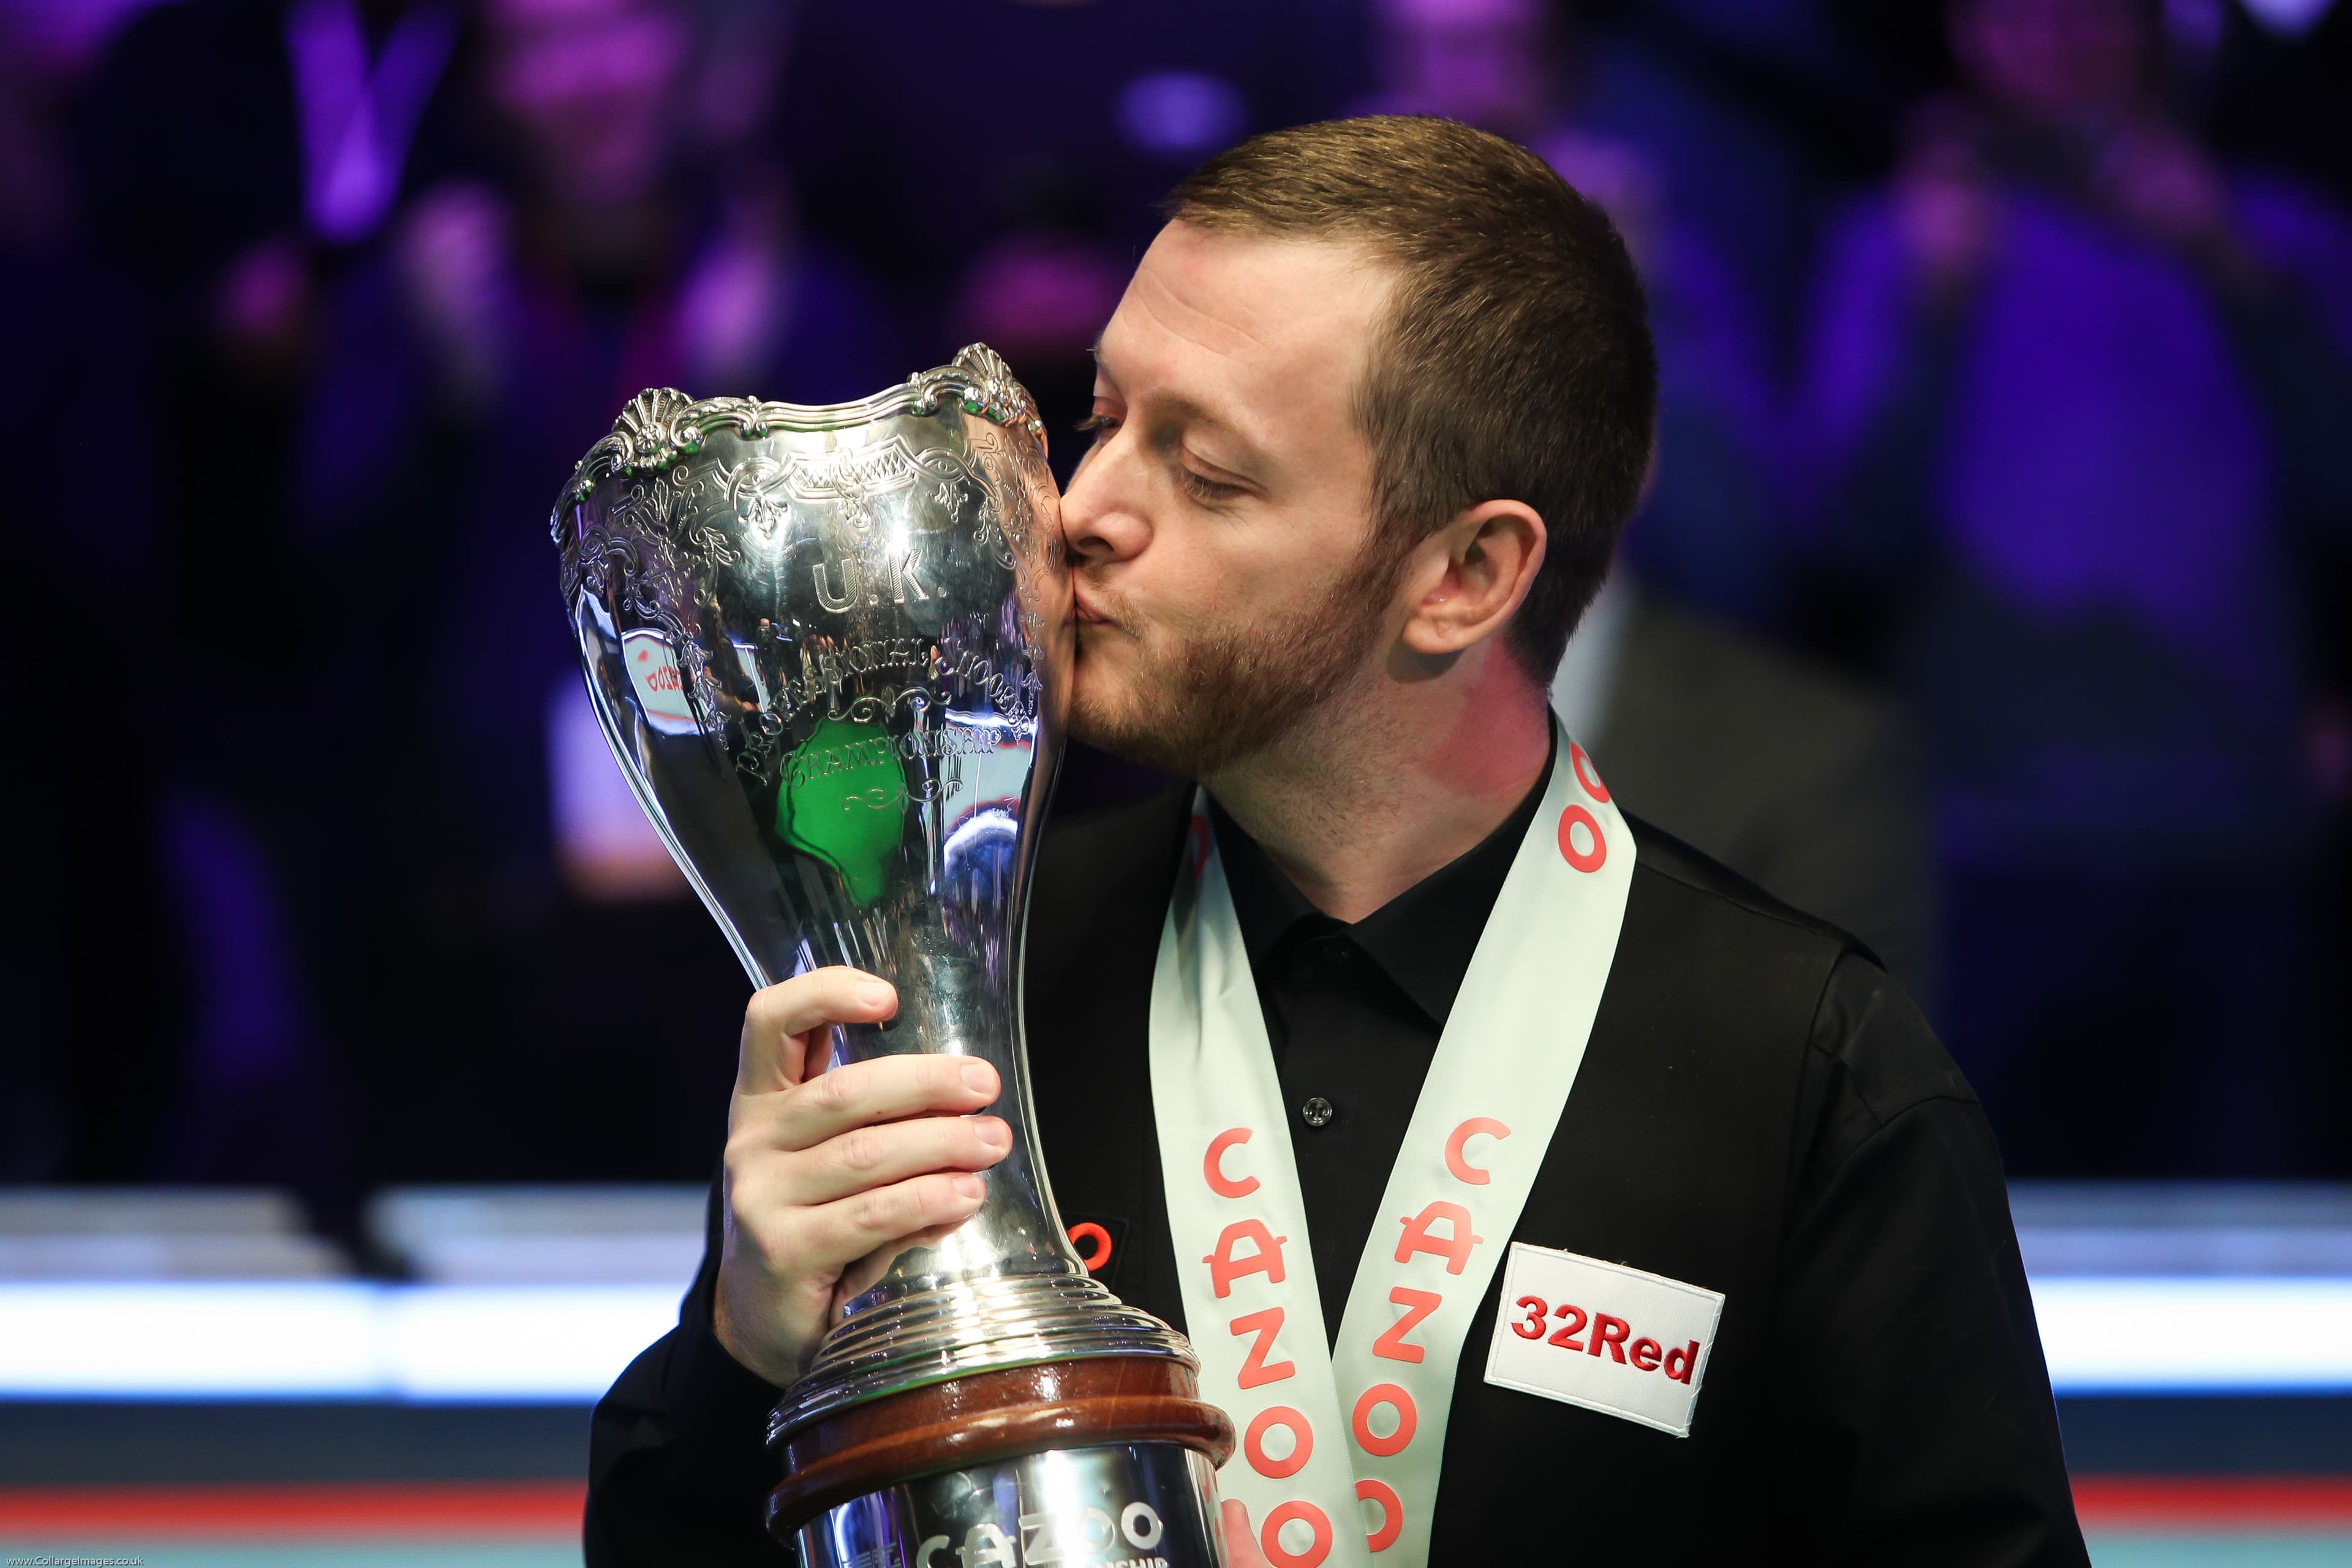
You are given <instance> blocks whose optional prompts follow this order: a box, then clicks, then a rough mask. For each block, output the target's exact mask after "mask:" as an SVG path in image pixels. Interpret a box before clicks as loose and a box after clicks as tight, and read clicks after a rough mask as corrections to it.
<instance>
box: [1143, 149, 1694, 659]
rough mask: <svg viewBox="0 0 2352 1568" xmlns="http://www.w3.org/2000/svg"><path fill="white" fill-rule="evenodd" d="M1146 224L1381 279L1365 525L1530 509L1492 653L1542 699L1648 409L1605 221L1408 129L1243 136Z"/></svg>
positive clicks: (1360, 398)
mask: <svg viewBox="0 0 2352 1568" xmlns="http://www.w3.org/2000/svg"><path fill="white" fill-rule="evenodd" d="M1162 210H1163V211H1164V212H1165V213H1166V214H1167V216H1169V217H1170V218H1171V219H1174V220H1176V221H1178V222H1181V223H1187V224H1191V225H1193V226H1196V227H1200V228H1203V229H1209V230H1213V231H1215V232H1220V233H1226V234H1242V235H1255V236H1263V237H1278V238H1331V239H1353V240H1357V241H1359V242H1360V243H1362V244H1364V245H1365V246H1367V247H1369V248H1370V250H1371V251H1372V252H1373V253H1374V254H1375V255H1377V256H1379V257H1381V258H1382V259H1384V260H1386V261H1389V262H1390V263H1391V264H1393V265H1394V266H1395V267H1396V268H1398V270H1399V272H1400V274H1401V278H1400V281H1399V286H1398V289H1397V294H1396V297H1395V300H1394V303H1393V305H1392V306H1391V311H1390V314H1389V319H1388V320H1387V321H1385V322H1383V323H1382V324H1381V328H1380V335H1379V337H1378V338H1377V340H1376V341H1375V342H1374V344H1373V347H1372V353H1371V359H1370V368H1369V369H1368V370H1367V372H1366V374H1365V377H1364V384H1363V385H1362V386H1360V387H1359V388H1358V389H1357V394H1356V419H1357V423H1358V425H1359V426H1360V427H1361V428H1362V430H1363V432H1364V436H1365V438H1366V439H1367V440H1368V441H1369V442H1370V445H1371V448H1372V514H1373V520H1374V522H1375V524H1376V526H1378V527H1379V528H1380V529H1381V530H1382V531H1385V532H1386V533H1387V534H1388V535H1389V538H1390V540H1391V542H1396V543H1399V544H1400V545H1402V544H1409V543H1412V542H1419V541H1420V540H1422V539H1423V538H1425V537H1426V536H1427V535H1428V534H1430V533H1431V532H1433V531H1435V530H1436V529H1438V528H1440V527H1442V526H1443V525H1444V523H1445V522H1446V521H1448V520H1450V519H1452V518H1454V516H1456V515H1458V514H1459V513H1460V512H1462V511H1463V510H1465V508H1468V507H1472V506H1475V505H1476V504H1477V503H1479V502H1480V501H1484V500H1517V501H1524V502H1526V503H1527V504H1528V506H1529V507H1532V508H1533V509H1534V510H1536V512H1537V513H1538V515H1540V516H1541V517H1542V518H1543V520H1544V526H1545V528H1546V530H1547V531H1548V532H1549V544H1548V546H1547V548H1546V551H1545V554H1544V562H1543V566H1542V569H1541V570H1540V571H1539V572H1538V574H1537V576H1536V581H1535V584H1534V586H1533V587H1531V588H1530V589H1529V590H1528V597H1527V601H1526V603H1525V604H1523V605H1521V606H1520V608H1519V612H1518V614H1517V616H1516V617H1514V619H1513V621H1512V623H1511V626H1510V627H1509V629H1508V631H1507V634H1506V636H1507V640H1508V646H1509V647H1510V648H1511V650H1512V652H1513V654H1514V655H1516V656H1517V658H1518V660H1519V662H1520V663H1521V664H1522V665H1523V666H1524V667H1525V668H1527V669H1528V672H1529V673H1530V674H1531V675H1533V676H1534V677H1535V678H1536V679H1537V680H1538V681H1539V682H1549V680H1550V679H1551V675H1552V671H1553V670H1554V668H1557V667H1558V665H1559V657H1560V652H1561V650H1562V649H1563V648H1565V647H1567V646H1568V638H1569V634H1570V632H1572V631H1574V630H1575V629H1576V622H1577V619H1578V617H1579V616H1581V615H1583V613H1584V607H1585V605H1588V604H1589V603H1591V599H1592V595H1593V593H1594V591H1595V590H1596V589H1598V588H1599V587H1600V585H1601V578H1602V577H1603V576H1605V575H1606V574H1608V570H1609V558H1610V554H1611V552H1612V550H1613V549H1614V548H1615V546H1616V542H1617V535H1618V532H1619V531H1620V530H1622V528H1623V527H1624V524H1625V520H1626V519H1627V518H1628V517H1629V516H1631V515H1632V513H1633V506H1634V503H1635V501H1636V500H1637V499H1638V498H1639V496H1640V494H1641V489H1642V476H1643V470H1644V469H1645V468H1647V467H1648V464H1649V457H1650V435H1651V422H1652V416H1653V414H1654V409H1655V406H1656V403H1657V379H1658V377H1657V361H1656V357H1655V354H1654V352H1653V350H1652V348H1651V344H1650V328H1649V318H1648V311H1647V309H1646V307H1645V306H1644V304H1643V298H1642V286H1641V283H1640V281H1639V279H1636V278H1635V276H1634V273H1633V261H1632V259H1631V258H1628V257H1627V255H1626V254H1625V245H1624V242H1623V241H1622V239H1620V238H1619V237H1618V235H1617V231H1616V229H1615V228H1613V227H1612V226H1611V225H1610V222H1609V219H1608V218H1607V216H1604V215H1603V214H1602V213H1601V209H1600V208H1599V207H1598V206H1595V205H1593V204H1592V203H1591V202H1589V201H1587V200H1586V199H1585V198H1584V197H1583V196H1581V195H1578V194H1577V193H1576V191H1575V190H1574V189H1573V188H1572V187H1571V186H1570V184H1569V183H1568V182H1567V181H1566V180H1563V179H1561V178H1560V177H1559V174H1556V173H1555V172H1553V170H1552V168H1551V166H1550V165H1549V164H1548V163H1545V162H1544V161H1543V160H1542V159H1540V158H1538V157H1537V156H1536V155H1535V154H1534V153H1530V152H1528V150H1527V149H1526V148H1524V147H1519V146H1517V145H1514V144H1513V143H1511V142H1506V141H1504V140H1503V139H1502V138H1501V137H1499V136H1491V135H1488V134H1487V133H1486V132H1483V131H1477V130H1473V129H1472V128H1471V127H1469V126H1467V125H1463V124H1459V123H1457V122H1455V121H1451V120H1435V119H1430V118H1427V117H1424V116H1419V115H1375V116H1371V117H1370V118H1366V119H1361V120H1331V121H1323V122H1321V123H1319V124H1315V125H1298V126H1293V127H1291V128H1290V129H1288V130H1286V131H1274V132H1267V133H1266V134H1265V135H1263V136H1254V137H1252V138H1251V139H1250V140H1248V141H1246V142H1242V143H1241V144H1240V145H1239V146H1236V147H1234V148H1232V149H1230V150H1228V151H1226V152H1224V153H1219V154H1218V155H1217V156H1216V157H1214V158H1213V159H1211V160H1210V161H1209V162H1208V163H1204V164H1202V166H1201V167H1200V168H1199V169H1198V170H1196V171H1195V172H1194V173H1193V174H1191V175H1190V176H1188V177H1187V178H1186V179H1185V180H1184V181H1183V182H1182V183H1181V184H1179V185H1178V186H1177V187H1176V188H1175V190H1174V191H1172V192H1171V193H1170V195H1169V197H1168V200H1167V201H1166V203H1165V204H1164V205H1163V206H1162Z"/></svg>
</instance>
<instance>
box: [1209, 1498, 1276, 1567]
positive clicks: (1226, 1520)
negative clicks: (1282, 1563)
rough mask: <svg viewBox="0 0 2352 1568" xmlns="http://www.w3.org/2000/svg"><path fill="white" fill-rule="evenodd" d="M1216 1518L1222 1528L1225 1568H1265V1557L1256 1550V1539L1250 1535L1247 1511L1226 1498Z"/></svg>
mask: <svg viewBox="0 0 2352 1568" xmlns="http://www.w3.org/2000/svg"><path fill="white" fill-rule="evenodd" d="M1217 1517H1218V1521H1219V1522H1220V1523H1221V1524H1222V1525H1223V1527H1224V1528H1223V1531H1222V1533H1223V1536H1224V1538H1225V1568H1265V1553H1263V1552H1260V1551H1258V1549H1257V1537H1256V1536H1255V1535H1252V1534H1251V1533H1250V1522H1249V1510H1247V1509H1245V1508H1244V1507H1243V1506H1242V1505H1241V1504H1239V1503H1237V1502H1235V1501H1234V1500H1232V1499H1230V1498H1228V1499H1226V1500H1225V1502H1224V1505H1223V1507H1222V1508H1220V1509H1219V1510H1218V1511H1217Z"/></svg>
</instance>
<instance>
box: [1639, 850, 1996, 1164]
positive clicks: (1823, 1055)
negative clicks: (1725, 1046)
mask: <svg viewBox="0 0 2352 1568" xmlns="http://www.w3.org/2000/svg"><path fill="white" fill-rule="evenodd" d="M1627 820H1628V822H1629V823H1630V824H1631V826H1633V835H1634V842H1635V845H1636V846H1637V848H1638V851H1639V858H1638V860H1637V863H1636V868H1635V871H1634V884H1633V896H1632V898H1631V899H1629V900H1628V902H1627V907H1626V921H1625V934H1624V941H1623V942H1621V946H1620V949H1619V961H1620V963H1621V964H1622V965H1624V966H1625V970H1626V973H1628V975H1629V978H1631V979H1633V980H1635V981H1636V982H1639V983H1641V984H1640V987H1639V988H1640V990H1641V992H1642V994H1644V995H1645V996H1648V997H1650V998H1652V999H1653V1004H1654V1005H1672V1006H1673V1007H1675V1009H1676V1010H1677V1013H1678V1015H1686V1016H1690V1017H1693V1018H1697V1019H1703V1020H1705V1021H1706V1024H1707V1026H1710V1027H1719V1029H1720V1034H1719V1035H1718V1036H1717V1037H1718V1038H1720V1039H1722V1040H1724V1041H1726V1042H1729V1041H1733V1040H1745V1041H1747V1042H1748V1045H1749V1047H1750V1048H1751V1049H1757V1050H1761V1051H1763V1052H1765V1053H1767V1054H1769V1055H1770V1056H1772V1057H1774V1058H1781V1059H1782V1060H1783V1061H1785V1062H1787V1063H1790V1064H1794V1065H1796V1066H1797V1067H1798V1068H1799V1069H1800V1071H1801V1073H1804V1074H1806V1075H1808V1076H1821V1077H1823V1082H1824V1085H1825V1089H1826V1091H1827V1093H1828V1094H1829V1096H1830V1098H1831V1100H1832V1101H1834V1102H1835V1103H1832V1104H1825V1105H1823V1106H1821V1107H1817V1108H1816V1109H1817V1110H1820V1111H1822V1113H1823V1114H1827V1115H1838V1114H1843V1113H1844V1112H1845V1111H1851V1112H1854V1113H1857V1114H1858V1115H1859V1117H1860V1120H1861V1121H1863V1122H1864V1123H1866V1124H1867V1125H1868V1126H1869V1127H1876V1126H1880V1125H1884V1124H1885V1122H1886V1121H1892V1120H1894V1119H1895V1118H1896V1117H1898V1116H1900V1115H1902V1114H1903V1113H1905V1112H1906V1111H1907V1110H1912V1109H1914V1108H1916V1107H1917V1106H1919V1105H1921V1104H1925V1103H1927V1102H1930V1101H1936V1100H1957V1101H1966V1102H1971V1103H1972V1102H1973V1101H1974V1099H1975V1096H1974V1094H1973V1093H1972V1092H1971V1091H1970V1089H1969V1086H1968V1083H1967V1080H1966V1079H1964V1078H1963V1077H1962V1076H1961V1074H1960V1070H1959V1068H1958V1066H1957V1065H1955V1064H1954V1062H1953V1060H1952V1058H1951V1056H1950V1055H1949V1053H1948V1052H1947V1051H1946V1050H1945V1049H1944V1047H1943V1045H1942V1043H1941V1042H1940V1041H1939V1040H1938V1039H1937V1037H1936V1033H1935V1030H1934V1029H1933V1028H1932V1027H1931V1026H1929V1024H1928V1023H1927V1019H1926V1018H1925V1017H1923V1016H1921V1014H1920V1012H1919V1009H1918V1007H1917V1005H1916V1004H1915V1003H1914V1002H1913V1001H1912V999H1911V997H1910V996H1909V995H1908V994H1906V992H1905V991H1904V989H1903V987H1902V986H1901V985H1900V984H1897V983H1896V982H1895V980H1894V979H1893V978H1892V977H1891V976H1889V975H1888V974H1887V973H1886V969H1885V965H1884V964H1882V963H1880V962H1879V960H1878V958H1877V955H1876V954H1874V953H1873V952H1871V951H1870V949H1869V948H1868V947H1866V946H1864V944H1863V943H1862V942H1860V941H1859V940H1857V939H1856V938H1855V937H1853V935H1852V934H1850V933H1849V932H1847V931H1842V930H1840V929H1839V928H1838V927H1836V926H1834V925H1832V924H1831V923H1830V922H1828V921H1822V920H1818V919H1816V918H1814V917H1813V916H1811V915H1809V914H1806V913H1805V912H1804V911H1802V910H1797V909H1793V908H1791V907H1790V906H1789V905H1787V904H1785V903H1782V902H1781V901H1780V900H1778V899H1776V898H1774V897H1773V896H1772V895H1771V894H1769V893H1768V892H1766V891H1765V890H1764V889H1761V888H1759V887H1758V886H1756V885H1755V884H1754V883H1753V882H1750V881H1748V880H1747V879H1745V878H1743V877H1741V876H1740V875H1739V874H1738V873H1737V872H1735V871H1732V870H1729V869H1727V868H1725V867H1723V866H1722V865H1720V864H1718V863H1717V862H1716V861H1714V860H1711V859H1709V858H1707V857H1706V856H1705V855H1703V854H1701V853H1700V852H1699V851H1697V850H1696V849H1694V848H1692V847H1690V846H1689V845H1687V844H1685V843H1683V842H1682V841H1681V840H1679V839H1677V838H1675V837H1673V836H1672V835H1670V834H1667V833H1664V832H1661V831H1659V830H1658V829H1656V828H1654V827H1652V826H1650V825H1648V824H1647V823H1644V822H1642V821H1640V820H1639V819H1638V818H1628V819H1627ZM1627 943H1630V950H1629V947H1628V946H1627V945H1626V944H1627ZM1668 998H1671V1002H1670V1003H1669V1002H1668V1001H1667V1000H1666V999H1668ZM1808 1058H1810V1066H1808V1065H1807V1063H1808ZM1824 1075H1825V1076H1824ZM1841 1106H1843V1111H1842V1110H1841V1109H1840V1107H1841Z"/></svg>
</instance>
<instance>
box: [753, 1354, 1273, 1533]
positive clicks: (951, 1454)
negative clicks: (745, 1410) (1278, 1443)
mask: <svg viewBox="0 0 2352 1568" xmlns="http://www.w3.org/2000/svg"><path fill="white" fill-rule="evenodd" d="M776 1447H778V1448H779V1449H780V1450H781V1454H782V1460H783V1470H784V1479H783V1482H782V1485H780V1486H778V1487H777V1488H776V1489H775V1490H774V1491H773V1492H772V1493H770V1494H769V1497H768V1531H769V1533H770V1534H772V1535H773V1536H774V1537H775V1538H776V1539H777V1540H778V1541H797V1542H799V1543H800V1546H801V1550H802V1553H803V1562H804V1563H806V1564H807V1568H821V1565H823V1568H836V1565H837V1568H996V1565H998V1564H1002V1568H1024V1565H1025V1564H1027V1563H1100V1564H1102V1565H1104V1568H1109V1565H1111V1564H1115V1563H1127V1564H1132V1565H1133V1568H1144V1565H1145V1564H1151V1563H1153V1560H1154V1559H1155V1558H1156V1559H1159V1560H1160V1563H1162V1564H1164V1565H1165V1568H1213V1565H1214V1564H1216V1563H1218V1562H1219V1557H1218V1554H1217V1552H1216V1551H1215V1548H1214V1544H1213V1543H1214V1542H1215V1540H1216V1531H1215V1520H1216V1513H1215V1485H1214V1476H1215V1468H1216V1467H1217V1466H1218V1465H1221V1464H1223V1463H1224V1461H1225V1460H1226V1459H1227V1458H1230V1457H1231V1456H1232V1454H1233V1451H1234V1426H1233V1423H1232V1422H1231V1421H1230V1420H1228V1419H1227V1418H1226V1416H1225V1414H1224V1412H1223V1411H1222V1410H1219V1409H1218V1408H1217V1407H1216V1406H1215V1405H1209V1404H1206V1403H1204V1402H1203V1401H1202V1399H1201V1398H1200V1387H1199V1383H1198V1380H1197V1379H1196V1378H1195V1376H1194V1374H1193V1372H1192V1367H1191V1366H1190V1365H1188V1364H1186V1363H1182V1362H1177V1361H1171V1360H1167V1359H1165V1358H1162V1357H1158V1356H1099V1357H1091V1358H1087V1359H1082V1360H1078V1361H1048V1362H1040V1363H1036V1364H1034V1365H1031V1366H1019V1367H1006V1368H1002V1369H1000V1370H997V1371H993V1372H983V1373H973V1374H971V1375H970V1376H966V1377H959V1378H954V1379H951V1380H950V1381H947V1382H943V1383H934V1384H925V1385H923V1386H921V1387H917V1388H910V1389H906V1390H903V1391H902V1392H899V1393H897V1394H890V1395H888V1396H887V1397H885V1398H881V1399H876V1400H871V1401H868V1402H866V1403H865V1404H862V1405H854V1406H851V1407H850V1408H848V1409H846V1410H843V1411H841V1412H839V1413H837V1414H835V1415H832V1416H829V1417H827V1418H826V1419H824V1420H822V1421H818V1422H816V1423H814V1424H813V1425H811V1426H803V1427H800V1428H797V1429H794V1430H793V1431H791V1432H789V1433H787V1434H785V1435H784V1436H782V1437H781V1438H780V1439H779V1441H778V1442H777V1444H776ZM1024 1521H1025V1522H1024ZM1106 1521H1107V1525H1108V1531H1109V1533H1108V1535H1105V1534H1104V1531H1105V1529H1106ZM1154 1521H1157V1523H1156V1525H1155V1523H1154ZM1024 1529H1026V1530H1029V1531H1031V1532H1032V1533H1031V1536H1030V1537H1029V1539H1032V1540H1036V1539H1039V1538H1038V1537H1037V1536H1036V1534H1035V1531H1040V1530H1047V1529H1052V1530H1062V1531H1077V1532H1078V1533H1076V1534H1074V1535H1071V1536H1069V1537H1068V1539H1069V1540H1070V1541H1071V1542H1074V1544H1073V1545H1072V1546H1070V1547H1069V1548H1067V1549H1066V1554H1065V1555H1062V1556H1055V1555H1053V1554H1052V1552H1049V1551H1048V1550H1047V1549H1045V1548H1044V1547H1042V1546H1041V1547H1039V1548H1037V1549H1036V1550H1034V1551H1033V1550H1027V1549H1024V1546H1023V1545H1022V1542H1023V1540H1024V1536H1023V1534H1022V1532H1023V1531H1024ZM1155 1529H1157V1530H1158V1531H1160V1534H1159V1536H1158V1537H1157V1538H1156V1539H1154V1540H1153V1543H1152V1544H1151V1545H1150V1546H1149V1547H1145V1546H1142V1545H1139V1544H1138V1542H1139V1541H1140V1540H1142V1539H1145V1538H1151V1537H1152V1536H1153V1531H1154V1530H1155ZM998 1536H1002V1538H1003V1542H1005V1544H1004V1545H1003V1547H1002V1549H1000V1548H999V1547H998V1545H997V1538H998ZM1075 1543H1091V1544H1075ZM950 1546H951V1547H953V1548H954V1549H955V1551H954V1552H949V1551H946V1550H945V1548H946V1547H950ZM967 1548H968V1549H967ZM957 1552H961V1553H962V1555H961V1556H959V1555H957V1554H956V1553H957ZM860 1553H863V1554H864V1555H860ZM935 1558H936V1561H935ZM1154 1568H1159V1565H1157V1564H1155V1565H1154Z"/></svg>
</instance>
